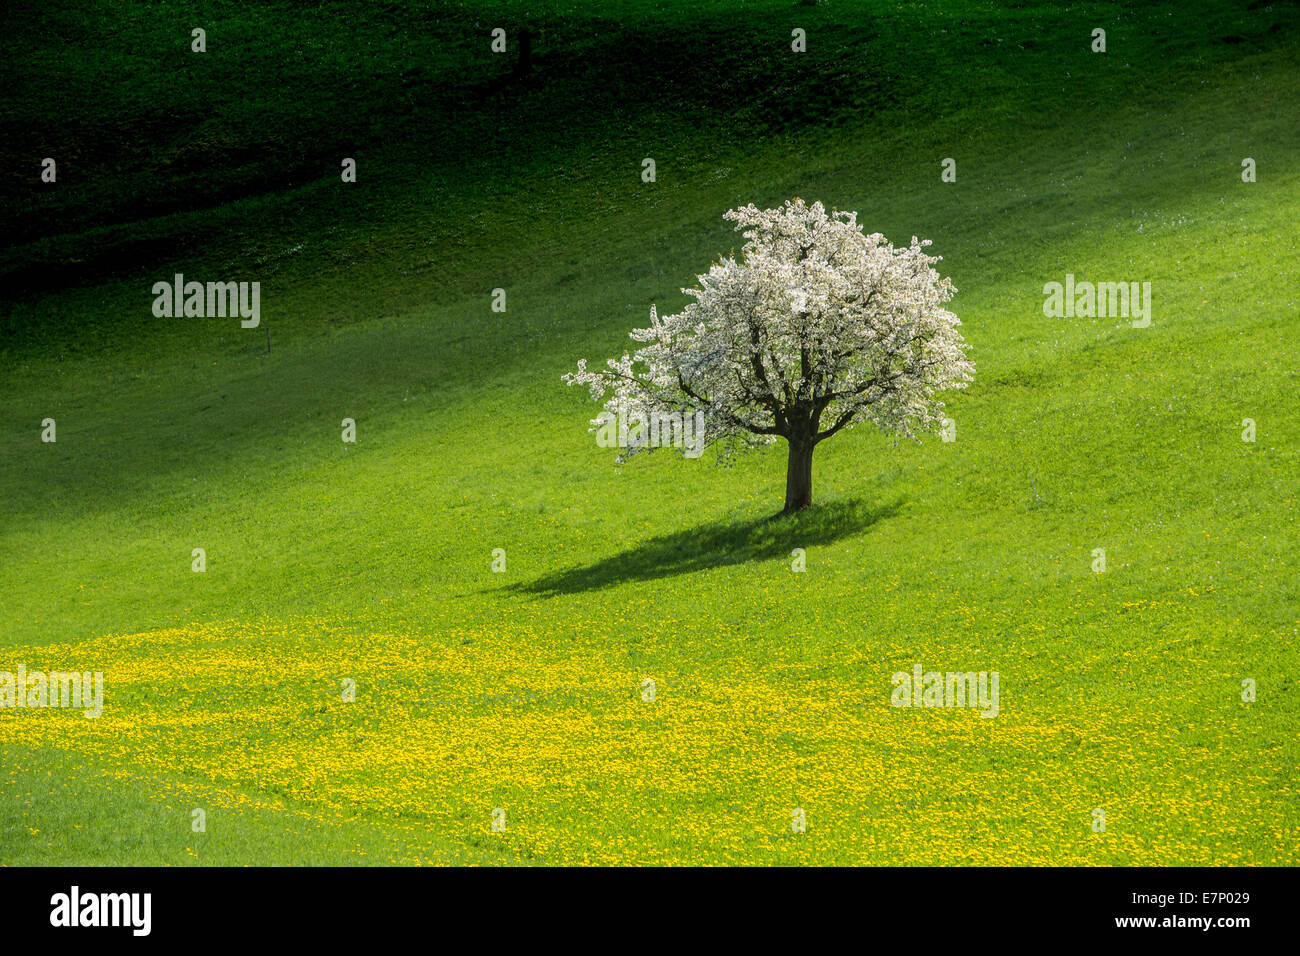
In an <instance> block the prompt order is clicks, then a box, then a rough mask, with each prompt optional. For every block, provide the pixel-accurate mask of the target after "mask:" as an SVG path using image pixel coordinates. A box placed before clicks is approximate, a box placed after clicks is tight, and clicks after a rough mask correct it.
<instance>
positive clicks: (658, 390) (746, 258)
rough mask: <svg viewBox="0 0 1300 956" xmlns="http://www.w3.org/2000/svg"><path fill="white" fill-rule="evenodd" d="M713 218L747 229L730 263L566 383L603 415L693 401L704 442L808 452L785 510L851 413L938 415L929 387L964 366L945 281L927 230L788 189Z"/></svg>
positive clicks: (955, 377) (905, 419)
mask: <svg viewBox="0 0 1300 956" xmlns="http://www.w3.org/2000/svg"><path fill="white" fill-rule="evenodd" d="M724 218H726V219H729V220H732V221H734V222H735V223H736V229H737V231H739V232H741V233H742V234H743V235H744V237H745V239H746V242H745V245H744V247H743V249H742V252H741V257H740V261H736V260H735V259H732V258H723V259H720V261H719V262H718V263H717V264H716V265H714V266H713V267H712V268H711V269H710V270H709V271H708V273H706V274H704V275H700V276H698V277H697V278H698V280H699V281H698V285H697V286H696V287H695V288H692V289H683V290H682V291H683V292H684V293H686V294H687V295H689V296H691V297H692V298H693V299H694V300H695V301H693V302H691V303H690V304H689V305H687V306H686V307H685V308H684V309H683V310H682V311H681V312H678V313H677V314H676V315H670V316H662V317H661V316H660V315H659V314H658V311H657V310H656V309H655V308H654V307H651V309H650V325H649V327H647V328H644V329H635V330H633V331H632V332H631V333H630V335H631V338H632V339H633V341H635V342H637V343H640V344H641V347H640V348H638V349H636V350H635V351H634V352H631V353H625V354H624V355H623V356H622V357H621V358H617V359H610V360H608V361H607V362H606V368H604V369H600V370H590V369H588V368H587V364H586V361H585V360H584V361H581V362H579V363H578V370H577V371H576V372H571V373H569V374H567V375H565V376H564V379H565V381H566V382H568V384H570V385H586V386H587V387H588V388H589V389H590V391H591V394H592V397H593V398H594V399H596V400H597V401H603V402H604V407H605V409H606V413H607V414H614V415H617V414H619V413H620V412H622V413H624V414H628V413H632V414H643V415H646V416H649V415H652V414H655V413H667V414H671V413H686V414H689V413H690V412H692V411H695V410H702V411H703V412H704V416H705V423H706V439H705V440H706V441H707V443H708V444H716V443H718V442H724V441H730V440H739V441H741V442H744V443H749V444H762V443H767V442H771V441H773V440H775V439H776V438H778V437H780V438H784V439H786V441H787V442H789V443H790V453H791V457H792V461H793V460H794V459H795V458H796V457H798V458H799V459H800V460H801V461H802V459H804V458H806V459H807V472H808V477H807V488H806V489H805V488H797V489H794V491H795V492H796V493H795V495H794V497H793V498H792V497H791V494H790V491H791V489H789V488H788V489H787V502H786V506H787V510H795V509H797V508H799V507H804V506H806V505H807V504H808V502H809V501H810V500H811V459H812V449H813V448H814V447H815V446H816V445H817V443H819V442H821V441H824V440H825V439H827V438H829V437H830V436H832V435H834V434H835V433H836V432H838V431H840V430H841V429H843V428H848V427H851V426H852V425H853V424H855V423H856V422H859V421H870V422H874V423H875V424H876V425H878V426H879V427H881V428H882V429H885V430H886V431H890V432H895V433H900V434H903V435H907V436H914V435H915V433H916V432H917V431H919V430H921V429H926V428H933V427H937V426H938V425H939V424H940V422H941V421H942V419H943V407H944V406H943V403H942V402H940V401H938V400H937V398H936V397H935V396H936V393H938V392H940V391H943V390H945V389H950V388H964V387H965V386H966V384H967V383H968V382H970V381H971V380H972V377H973V373H974V365H973V364H972V363H971V362H970V361H968V360H967V358H966V344H965V342H964V341H963V340H962V337H961V334H960V333H959V332H958V331H957V328H958V326H959V325H960V324H961V323H960V321H959V320H958V318H957V316H955V315H953V314H952V313H951V312H949V311H948V310H947V309H946V308H944V306H945V305H946V304H947V303H948V302H949V301H950V300H951V299H952V296H953V294H954V292H955V291H956V290H955V289H954V288H953V286H952V283H951V282H950V281H949V280H948V279H946V278H944V277H941V276H940V275H939V273H938V272H937V271H936V270H935V268H934V264H935V263H936V262H938V261H939V257H937V256H930V255H927V254H926V253H925V251H924V249H925V247H926V246H928V245H930V242H929V241H928V240H926V241H919V240H918V239H917V238H916V237H915V236H913V237H912V241H911V244H910V245H908V246H905V247H901V248H895V247H894V246H892V245H890V244H889V242H888V241H887V240H886V239H885V237H884V236H882V235H880V234H879V233H872V234H871V235H866V234H864V233H863V231H862V229H861V227H860V226H859V225H858V223H857V214H856V213H849V212H835V211H832V212H831V213H830V214H827V212H826V210H825V208H824V207H823V206H822V204H821V203H820V202H816V203H813V204H812V205H811V206H808V205H806V204H805V203H804V202H803V200H801V199H794V200H791V201H789V202H786V203H785V204H784V205H783V206H781V207H780V208H778V209H758V208H757V207H756V206H753V205H749V206H745V207H743V208H740V209H733V210H731V211H729V212H727V213H726V214H725V217H724ZM601 421H602V419H599V418H598V419H595V420H593V422H592V424H593V427H594V426H596V425H598V424H599V423H600V422H601ZM803 470H804V469H803V468H802V467H800V468H798V469H795V468H793V467H792V468H791V481H795V477H796V476H795V471H800V472H802V471H803Z"/></svg>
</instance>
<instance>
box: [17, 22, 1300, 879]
mask: <svg viewBox="0 0 1300 956" xmlns="http://www.w3.org/2000/svg"><path fill="white" fill-rule="evenodd" d="M17 7H18V9H17V15H16V16H15V17H14V19H15V21H16V22H15V23H14V24H13V25H12V27H11V36H12V38H13V46H14V52H13V54H12V55H11V56H8V57H7V58H6V60H5V62H3V63H0V83H2V84H3V86H4V88H5V89H6V90H7V93H6V95H5V98H4V101H3V104H2V105H0V168H2V169H3V170H4V187H3V195H4V203H3V210H0V226H2V227H3V236H4V238H3V240H0V242H3V247H2V248H0V279H2V280H3V286H0V288H2V289H3V290H4V291H3V292H0V296H2V298H0V502H3V507H2V509H0V596H2V597H3V600H2V601H0V672H3V671H15V670H16V669H17V668H18V666H19V665H20V664H21V665H24V666H25V667H26V668H27V669H28V670H43V671H65V670H77V671H102V672H103V674H104V702H103V714H102V716H100V717H98V718H95V719H87V718H85V717H83V716H82V714H81V713H80V712H77V711H74V710H70V709H55V708H48V709H33V708H25V709H19V708H12V709H10V708H0V864H5V865H48V864H105V865H110V864H111V865H137V864H139V865H146V864H147V865H158V864H174V865H196V864H197V865H204V864H206V865H238V864H275V865H279V864H286V865H287V864H382V863H399V864H520V863H537V864H544V865H557V864H560V865H563V864H687V865H693V864H741V865H767V864H780V865H785V864H802V863H809V864H920V865H951V864H979V865H992V864H999V863H1009V864H1017V865H1019V864H1038V865H1066V864H1069V865H1227V864H1245V865H1264V864H1275V865H1276V864H1294V863H1296V862H1297V861H1298V858H1300V850H1298V849H1297V848H1298V847H1300V795H1298V794H1297V766H1296V759H1297V756H1300V732H1298V728H1300V702H1298V699H1297V687H1296V676H1297V674H1298V673H1300V612H1298V610H1297V608H1298V607H1300V554H1298V553H1297V548H1296V543H1297V541H1298V540H1300V534H1298V530H1297V527H1296V512H1297V496H1298V489H1300V481H1298V480H1297V473H1298V472H1300V468H1298V464H1300V454H1298V452H1297V449H1298V448H1300V419H1298V418H1297V414H1296V412H1297V401H1296V394H1297V386H1298V385H1300V379H1298V374H1297V373H1298V370H1300V355H1298V353H1297V347H1296V337H1295V336H1296V330H1297V326H1298V325H1300V321H1298V320H1300V297H1298V296H1300V293H1297V278H1298V274H1300V269H1298V268H1297V263H1298V262H1300V254H1298V253H1300V250H1298V248H1297V237H1298V236H1300V227H1297V222H1298V221H1300V124H1298V123H1297V122H1296V110H1295V104H1296V103H1297V102H1300V69H1297V65H1298V64H1297V53H1298V52H1300V43H1298V40H1300V29H1298V27H1300V12H1298V11H1297V10H1296V9H1295V8H1294V7H1292V6H1289V5H1287V4H1284V3H1282V2H1273V3H1267V2H1253V3H1248V2H1245V0H1234V2H1229V3H1223V2H1209V0H1181V2H1168V3H1150V4H1142V5H1128V4H1119V3H1105V2H1096V3H1078V4H1068V5H1067V4H1059V3H1037V2H1023V3H1016V4H993V3H987V2H976V0H946V2H941V0H929V2H918V3H908V4H896V3H884V2H875V0H871V2H852V3H850V2H847V0H822V2H820V3H807V4H805V3H797V2H794V0H784V2H776V0H755V2H742V0H713V2H698V0H697V2H690V3H688V2H685V0H635V2H626V3H618V4H614V3H609V4H601V3H578V2H563V0H551V2H545V3H533V4H525V3H522V2H513V0H510V2H507V0H483V2H479V3H468V2H466V3H447V4H433V5H431V4H427V3H414V2H404V0H389V2H382V3H381V2H376V3H367V4H355V5H354V4H343V3H326V4H321V3H311V4H307V3H296V2H278V3H266V4H258V5H255V6H249V7H245V6H244V5H239V4H234V3H207V4H199V5H197V6H196V5H193V4H181V3H176V2H170V0H168V2H157V3H150V4H117V3H108V2H79V3H76V4H71V5H67V7H66V8H64V9H58V10H55V9H48V8H47V7H46V6H44V5H38V4H36V3H34V2H23V3H19V4H18V5H17ZM498 26H499V27H502V28H504V29H505V30H506V31H507V36H508V37H509V38H511V39H512V41H513V38H515V37H516V36H517V33H518V31H519V30H520V29H522V28H523V27H527V28H528V29H529V30H530V31H531V33H532V36H533V52H532V60H531V63H530V65H529V69H528V70H527V72H526V73H525V74H524V75H522V76H520V75H515V74H516V63H517V61H516V51H515V46H514V45H513V43H512V45H511V46H510V47H509V49H508V51H507V53H506V54H494V53H493V52H492V51H491V49H490V44H491V36H490V33H491V31H492V29H493V28H495V27H498ZM194 27H203V28H204V29H205V30H206V52H203V53H195V52H192V51H191V48H190V44H191V33H190V31H191V29H192V28H194ZM796 28H798V29H803V30H805V31H806V34H807V52H806V53H794V52H792V51H791V48H790V43H791V31H792V30H794V29H796ZM1095 28H1103V29H1105V31H1106V45H1107V49H1106V52H1104V53H1094V52H1093V51H1092V49H1091V44H1092V42H1093V41H1092V31H1093V30H1094V29H1095ZM47 156H49V157H53V158H55V159H56V162H57V169H58V178H57V181H56V182H55V183H43V182H42V181H41V178H40V172H41V160H42V159H43V158H44V157H47ZM344 157H351V158H354V159H355V160H356V164H357V181H356V182H355V183H345V182H342V181H341V178H340V163H341V161H342V159H343V158H344ZM647 157H649V158H653V159H654V160H655V164H656V171H657V176H656V180H655V181H654V182H645V181H643V179H642V175H641V172H642V161H643V159H644V158H647ZM945 158H952V159H954V160H955V163H956V181H955V182H944V181H942V180H941V177H940V173H941V162H942V161H943V160H944V159H945ZM1246 158H1251V159H1253V160H1254V162H1255V166H1256V181H1254V182H1243V178H1242V172H1243V167H1242V161H1243V159H1246ZM796 196H798V197H802V198H804V199H805V200H807V201H808V202H812V201H814V200H821V201H822V202H824V203H825V204H826V205H827V207H831V206H833V207H835V208H838V209H842V210H856V211H857V212H858V213H859V221H860V223H861V224H862V225H863V226H864V227H865V229H866V231H867V232H881V233H883V234H885V235H886V236H887V237H888V238H889V239H890V241H891V242H893V243H894V244H896V245H897V244H901V243H902V244H905V243H906V242H907V241H908V240H910V238H911V237H912V236H913V235H916V236H919V237H921V238H928V239H931V240H933V242H934V246H933V247H932V249H931V251H932V252H934V253H936V254H938V255H941V256H942V257H943V262H942V263H941V266H940V268H941V271H943V273H944V274H945V275H948V276H951V277H952V279H953V282H954V284H955V285H956V287H957V289H958V290H959V291H958V294H957V296H956V297H955V299H954V300H953V302H952V303H951V306H950V308H951V309H952V311H953V312H955V313H956V314H957V315H958V316H959V317H960V318H961V320H962V323H963V324H962V333H963V335H964V337H965V339H966V341H967V342H968V343H969V344H970V347H971V348H970V353H969V357H970V358H971V359H972V360H973V361H974V363H975V365H976V373H975V380H974V382H973V383H972V384H971V385H970V387H969V388H968V389H966V390H964V391H961V392H955V393H949V394H948V395H947V396H946V398H945V400H946V402H947V414H948V416H949V417H951V419H952V420H953V422H954V424H955V440H953V441H950V442H949V441H942V440H941V439H940V436H939V435H937V434H935V435H929V436H925V437H924V438H923V439H922V440H921V441H919V442H914V441H910V440H905V439H898V438H896V437H894V436H891V435H887V434H882V433H880V432H878V431H876V430H874V429H872V428H871V427H870V426H865V425H864V426H858V427H856V428H853V429H850V430H848V431H845V432H843V433H841V434H839V435H837V436H836V437H834V438H832V439H831V440H829V441H827V442H825V443H824V444H822V445H821V446H819V447H818V449H817V453H816V457H815V459H814V471H813V481H814V501H815V504H814V506H813V507H812V508H810V509H808V510H807V511H805V512H802V513H799V514H797V515H794V516H788V517H780V518H777V517H774V515H775V514H776V513H777V512H778V511H779V510H780V508H781V504H782V500H783V494H784V482H785V446H784V443H779V444H777V445H774V446H772V447H770V448H768V449H765V450H762V451H757V452H750V453H746V454H744V455H740V456H738V457H736V458H735V459H733V460H732V461H730V462H723V461H719V460H717V459H716V458H715V456H714V454H713V453H712V452H709V453H707V454H706V455H705V456H703V457H702V458H700V459H697V460H689V459H685V458H683V457H681V456H679V455H674V454H671V453H669V452H664V453H662V454H656V455H645V456H638V457H636V458H634V459H633V460H632V461H630V462H628V463H627V464H624V465H618V464H616V463H615V462H614V452H613V451H612V450H611V449H605V448H600V447H597V445H596V442H595V438H594V436H593V435H591V434H589V432H588V422H589V420H590V419H591V418H592V417H593V416H594V415H595V414H596V413H597V412H598V411H599V408H598V406H596V405H595V404H594V403H592V402H591V401H590V399H589V398H588V396H587V394H586V392H585V390H582V389H575V388H567V387H566V386H565V385H564V383H563V382H562V380H561V375H562V374H564V373H565V372H568V371H571V370H572V369H573V368H574V367H575V366H576V363H577V361H578V360H579V359H582V358H586V359H588V360H589V361H590V362H592V364H597V363H600V362H603V361H604V359H606V358H607V357H611V356H616V355H621V354H623V352H624V351H625V350H627V349H628V348H629V347H630V346H631V344H632V343H630V341H629V340H628V339H627V332H628V331H629V330H630V329H632V328H639V327H642V326H645V325H647V324H648V313H649V309H650V307H651V305H652V304H653V305H656V306H657V307H658V308H659V310H660V311H661V312H664V313H667V312H676V311H678V310H679V309H680V308H681V307H683V306H684V305H685V304H686V302H687V301H689V300H688V297H687V296H685V295H684V294H683V293H682V291H681V290H682V288H683V287H689V286H692V285H693V284H694V282H695V275H696V274H697V273H700V272H704V271H707V269H708V267H709V265H710V264H711V263H712V262H714V261H716V259H717V257H718V256H719V255H726V254H730V253H731V252H732V251H733V250H735V251H737V252H738V251H739V248H740V246H741V244H742V242H743V240H742V239H741V238H740V237H739V236H738V235H737V234H736V233H734V232H732V231H731V230H730V229H729V227H728V224H727V223H725V222H724V221H723V220H722V218H721V217H722V213H723V212H725V211H726V210H728V209H730V208H733V207H735V206H738V205H744V204H747V203H750V202H753V203H756V204H757V205H759V206H760V207H770V206H776V205H778V204H780V203H781V202H783V201H785V200H787V199H790V198H792V197H796ZM177 273H181V274H183V275H184V276H185V277H186V278H187V279H196V280H199V281H244V280H248V281H259V282H260V283H261V324H260V325H259V327H257V328H255V329H246V328H241V327H240V322H239V320H238V318H159V317H156V316H155V315H154V314H153V312H152V308H151V307H152V304H153V301H154V296H153V294H152V293H151V288H152V286H153V284H154V283H155V282H158V281H171V280H172V278H173V276H174V275H175V274H177ZM1067 274H1070V275H1073V276H1075V278H1076V279H1077V280H1080V281H1082V280H1088V281H1094V282H1097V281H1106V282H1128V281H1133V282H1150V283H1151V287H1152V303H1153V306H1152V316H1151V322H1150V324H1149V326H1147V327H1144V328H1136V327H1134V326H1133V323H1132V322H1131V321H1130V320H1129V319H1127V318H1118V317H1071V318H1050V317H1048V316H1046V315H1045V314H1044V310H1043V304H1044V293H1043V288H1044V285H1045V284H1046V283H1048V282H1052V281H1057V282H1063V281H1064V280H1065V277H1066V275H1067ZM495 289H504V290H505V294H506V303H507V305H506V310H505V311H504V312H495V311H493V310H492V307H491V306H492V301H493V290H495ZM45 419H54V420H55V422H56V427H57V440H56V441H54V442H46V441H42V431H43V425H42V423H43V421H44V420H45ZM344 419H352V420H354V421H355V428H356V441H355V443H345V442H344V441H342V439H341V430H342V422H343V420H344ZM1246 420H1250V422H1251V423H1253V435H1252V436H1251V437H1253V440H1251V441H1247V440H1244V433H1245V432H1246V431H1247V430H1248V425H1247V423H1246ZM194 549H203V551H204V554H205V560H206V569H205V570H204V571H203V572H202V573H196V572H195V571H194V570H192V562H193V557H192V554H193V551H194ZM795 549H803V553H804V556H805V561H806V570H803V571H796V570H794V564H795V561H796V559H795V557H794V555H793V552H794V551H795ZM1097 549H1102V550H1103V551H1104V561H1105V563H1104V570H1102V571H1098V570H1096V568H1097V567H1098V564H1097V561H1098V557H1097V555H1098V551H1097ZM494 564H495V566H496V567H497V568H498V569H499V570H494ZM502 566H503V567H502ZM917 664H920V665H923V667H924V668H925V669H926V670H931V669H932V670H939V671H962V672H965V671H990V672H991V671H996V672H998V674H999V675H1000V705H999V712H998V714H997V716H996V717H994V718H992V719H987V718H984V717H981V716H980V714H979V712H978V711H977V710H974V709H970V708H965V709H960V708H952V709H949V708H936V709H925V708H898V707H893V706H891V704H890V695H891V690H892V689H893V687H892V684H891V675H893V674H894V673H895V672H898V671H903V672H907V673H911V672H912V670H913V667H914V666H915V665H917ZM648 681H651V682H653V689H654V692H653V695H652V696H653V699H646V698H647V696H648V695H647V693H646V687H647V682H648ZM1247 684H1249V685H1250V687H1253V689H1254V692H1253V694H1251V693H1250V692H1249V690H1248V689H1247V686H1246V685H1247ZM349 687H353V688H354V689H355V699H345V698H346V697H348V696H349V691H348V688H349ZM1248 698H1249V699H1248ZM796 809H798V810H802V811H803V813H804V816H805V818H806V832H801V833H795V832H792V825H791V822H792V813H793V812H794V811H795V810H796ZM196 810H197V811H202V812H201V814H200V815H199V816H197V817H196V815H195V811H196ZM1097 811H1102V814H1103V815H1104V821H1105V825H1104V830H1102V829H1098V826H1097V824H1098V821H1099V819H1101V817H1099V816H1098V813H1097ZM199 819H201V820H202V826H201V827H200V828H199V829H197V830H196V827H198V826H199V824H198V823H197V822H196V821H197V820H199ZM494 819H495V820H496V821H498V823H500V822H504V829H501V827H500V826H497V827H496V828H494V826H493V824H494Z"/></svg>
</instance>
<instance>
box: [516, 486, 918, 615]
mask: <svg viewBox="0 0 1300 956" xmlns="http://www.w3.org/2000/svg"><path fill="white" fill-rule="evenodd" d="M903 503H904V499H902V498H899V499H897V500H895V501H893V502H890V503H888V504H883V505H873V504H869V503H867V502H865V501H862V500H860V499H850V500H846V501H829V502H826V503H824V504H814V505H813V506H812V507H810V508H808V509H806V510H804V511H801V512H798V513H797V514H793V515H781V514H778V515H774V516H771V517H763V518H752V519H750V520H748V521H742V522H738V523H737V522H732V521H713V522H709V523H707V524H702V525H699V526H697V527H694V528H687V529H685V530H683V531H677V532H674V533H672V534H666V535H660V536H658V537H655V538H651V539H650V540H649V541H646V542H643V543H642V544H639V545H637V546H636V547H634V548H629V549H628V550H626V551H623V552H621V553H620V554H616V555H614V556H613V557H612V558H606V559H604V560H602V561H597V562H595V563H593V564H589V565H585V566H583V567H578V568H569V569H566V570H563V571H557V572H555V573H553V574H546V575H543V576H542V577H540V578H537V579H536V580H534V581H530V582H528V583H526V584H518V585H514V586H513V587H512V590H516V591H519V592H521V593H525V594H538V595H548V596H549V595H556V594H577V593H580V592H582V591H594V590H599V589H600V588H606V587H611V586H613V585H616V584H622V583H625V582H628V581H651V580H654V579H656V578H666V577H672V576H674V575H678V574H690V573H692V572H695V571H705V570H710V569H714V568H720V567H726V566H727V565H732V564H745V563H747V562H751V561H769V560H772V559H774V558H784V557H789V556H790V554H791V551H792V550H793V549H795V548H804V549H807V548H809V547H815V546H817V545H821V544H830V543H831V542H833V541H839V540H840V539H842V538H847V537H850V536H852V535H855V534H860V533H862V532H863V531H866V530H867V529H868V528H870V527H871V526H872V525H875V524H877V523H879V522H881V521H884V520H886V519H888V518H892V517H893V516H894V515H896V514H898V512H899V510H900V509H901V508H902V506H903Z"/></svg>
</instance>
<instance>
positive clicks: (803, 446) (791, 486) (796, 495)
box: [781, 438, 816, 515]
mask: <svg viewBox="0 0 1300 956" xmlns="http://www.w3.org/2000/svg"><path fill="white" fill-rule="evenodd" d="M787 441H789V442H790V459H789V461H788V462H787V463H786V469H785V510H784V511H782V512H781V513H782V514H787V515H788V514H793V513H794V512H796V511H801V510H803V509H804V508H807V507H808V506H809V505H810V504H812V458H813V448H815V447H816V443H815V442H813V441H811V440H809V439H806V438H790V439H787Z"/></svg>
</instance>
